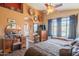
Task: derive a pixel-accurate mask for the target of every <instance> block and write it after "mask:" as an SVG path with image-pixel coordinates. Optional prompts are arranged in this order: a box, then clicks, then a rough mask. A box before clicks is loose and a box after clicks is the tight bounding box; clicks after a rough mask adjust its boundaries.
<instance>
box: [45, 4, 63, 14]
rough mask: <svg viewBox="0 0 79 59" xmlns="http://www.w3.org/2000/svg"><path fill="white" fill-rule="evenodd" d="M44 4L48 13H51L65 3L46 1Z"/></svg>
mask: <svg viewBox="0 0 79 59" xmlns="http://www.w3.org/2000/svg"><path fill="white" fill-rule="evenodd" d="M44 5H45V7H46V11H47V14H49V13H52V12H54V11H55V8H58V7H60V6H62V5H63V4H62V3H59V4H53V3H45V4H44Z"/></svg>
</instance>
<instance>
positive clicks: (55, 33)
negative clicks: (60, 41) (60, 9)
mask: <svg viewBox="0 0 79 59" xmlns="http://www.w3.org/2000/svg"><path fill="white" fill-rule="evenodd" d="M51 29H52V35H53V36H54V37H56V36H57V20H56V19H55V20H52V28H51Z"/></svg>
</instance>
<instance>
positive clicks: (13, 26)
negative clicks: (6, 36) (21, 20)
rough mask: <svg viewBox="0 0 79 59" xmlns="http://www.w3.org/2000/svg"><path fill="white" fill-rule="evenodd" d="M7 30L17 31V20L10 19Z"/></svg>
mask: <svg viewBox="0 0 79 59" xmlns="http://www.w3.org/2000/svg"><path fill="white" fill-rule="evenodd" d="M7 23H8V24H7V25H8V26H7V28H11V29H15V28H16V21H15V19H8V21H7Z"/></svg>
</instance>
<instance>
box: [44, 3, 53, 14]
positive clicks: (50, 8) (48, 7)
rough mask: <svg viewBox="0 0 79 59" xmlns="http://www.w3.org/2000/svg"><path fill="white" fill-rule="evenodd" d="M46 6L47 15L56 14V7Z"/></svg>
mask: <svg viewBox="0 0 79 59" xmlns="http://www.w3.org/2000/svg"><path fill="white" fill-rule="evenodd" d="M45 6H46V11H47V14H50V13H53V12H54V6H53V5H52V4H45Z"/></svg>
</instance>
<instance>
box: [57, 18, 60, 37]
mask: <svg viewBox="0 0 79 59" xmlns="http://www.w3.org/2000/svg"><path fill="white" fill-rule="evenodd" d="M60 36H61V18H57V37H60Z"/></svg>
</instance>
